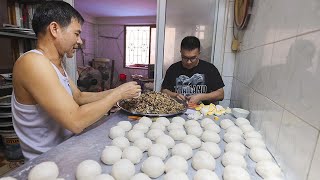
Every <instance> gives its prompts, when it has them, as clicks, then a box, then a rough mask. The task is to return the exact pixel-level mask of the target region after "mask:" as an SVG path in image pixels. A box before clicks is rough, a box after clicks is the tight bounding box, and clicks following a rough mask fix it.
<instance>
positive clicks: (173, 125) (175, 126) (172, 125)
mask: <svg viewBox="0 0 320 180" xmlns="http://www.w3.org/2000/svg"><path fill="white" fill-rule="evenodd" d="M167 129H168V131H172V130H175V129H182V130H184V127H183V124H181V123H177V122H172V123H170V124H169V126H168V127H167Z"/></svg>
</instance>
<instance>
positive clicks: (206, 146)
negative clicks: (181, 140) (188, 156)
mask: <svg viewBox="0 0 320 180" xmlns="http://www.w3.org/2000/svg"><path fill="white" fill-rule="evenodd" d="M200 150H201V151H206V152H208V153H209V154H210V155H211V156H212V157H213V158H218V157H219V156H220V155H221V149H220V147H219V145H218V144H216V143H214V142H204V143H202V145H201V147H200Z"/></svg>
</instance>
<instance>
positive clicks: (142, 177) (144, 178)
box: [130, 173, 151, 180]
mask: <svg viewBox="0 0 320 180" xmlns="http://www.w3.org/2000/svg"><path fill="white" fill-rule="evenodd" d="M130 180H151V179H150V178H149V176H148V175H146V174H145V173H138V174H136V175H134V176H133V177H132V178H130Z"/></svg>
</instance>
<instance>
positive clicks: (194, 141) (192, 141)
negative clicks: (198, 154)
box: [182, 135, 201, 149]
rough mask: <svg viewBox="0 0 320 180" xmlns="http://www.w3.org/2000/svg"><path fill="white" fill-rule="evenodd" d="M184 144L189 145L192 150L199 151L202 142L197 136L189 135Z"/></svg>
mask: <svg viewBox="0 0 320 180" xmlns="http://www.w3.org/2000/svg"><path fill="white" fill-rule="evenodd" d="M182 142H183V143H186V144H188V145H189V146H190V147H191V148H192V149H197V148H199V147H200V146H201V140H200V139H199V138H197V137H196V136H195V135H187V136H186V137H185V138H184V139H183V140H182Z"/></svg>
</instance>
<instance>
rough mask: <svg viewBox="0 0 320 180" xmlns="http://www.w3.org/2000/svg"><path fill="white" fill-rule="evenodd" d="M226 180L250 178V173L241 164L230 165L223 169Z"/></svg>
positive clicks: (245, 179) (247, 179) (248, 179)
mask: <svg viewBox="0 0 320 180" xmlns="http://www.w3.org/2000/svg"><path fill="white" fill-rule="evenodd" d="M223 179H224V180H250V175H249V173H248V172H247V171H246V170H245V169H243V168H242V167H240V166H232V165H229V166H227V167H225V168H224V171H223Z"/></svg>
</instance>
